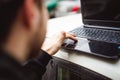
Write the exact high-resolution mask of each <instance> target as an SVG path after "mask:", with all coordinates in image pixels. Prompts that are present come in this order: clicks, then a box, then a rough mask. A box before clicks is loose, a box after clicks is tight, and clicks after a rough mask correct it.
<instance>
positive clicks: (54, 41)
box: [42, 31, 77, 56]
mask: <svg viewBox="0 0 120 80" xmlns="http://www.w3.org/2000/svg"><path fill="white" fill-rule="evenodd" d="M68 38H69V39H72V40H74V41H77V38H76V36H75V35H74V34H71V33H66V32H64V31H62V32H61V33H59V34H58V35H55V36H53V38H51V39H50V40H49V41H45V42H44V43H43V46H42V49H43V50H44V51H46V52H47V53H48V54H49V55H51V56H52V55H54V54H55V53H56V52H57V51H58V50H59V49H60V48H61V45H62V44H63V41H64V40H65V39H68Z"/></svg>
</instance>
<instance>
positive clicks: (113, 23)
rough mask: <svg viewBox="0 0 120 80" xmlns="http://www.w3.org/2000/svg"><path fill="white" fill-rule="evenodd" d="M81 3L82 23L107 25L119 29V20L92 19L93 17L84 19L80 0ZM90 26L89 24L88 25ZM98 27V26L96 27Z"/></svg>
mask: <svg viewBox="0 0 120 80" xmlns="http://www.w3.org/2000/svg"><path fill="white" fill-rule="evenodd" d="M80 2H81V3H80V4H81V13H82V21H83V24H84V25H94V26H102V27H103V28H104V27H108V28H110V27H111V28H113V29H114V28H115V29H116V28H118V29H119V30H120V21H109V20H94V19H85V18H84V16H83V14H84V10H83V8H84V7H83V6H82V5H83V1H82V0H81V1H80ZM89 27H91V26H89ZM96 28H97V27H96ZM98 28H99V27H98Z"/></svg>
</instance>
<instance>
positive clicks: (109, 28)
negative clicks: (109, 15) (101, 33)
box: [84, 25, 120, 31]
mask: <svg viewBox="0 0 120 80" xmlns="http://www.w3.org/2000/svg"><path fill="white" fill-rule="evenodd" d="M84 27H89V28H98V29H107V30H117V31H120V28H115V27H108V26H95V25H84Z"/></svg>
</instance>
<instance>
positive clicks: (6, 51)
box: [0, 0, 77, 80]
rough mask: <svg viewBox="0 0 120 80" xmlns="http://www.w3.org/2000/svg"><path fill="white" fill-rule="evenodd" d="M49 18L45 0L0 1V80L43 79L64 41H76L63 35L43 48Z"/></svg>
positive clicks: (66, 34) (73, 36) (67, 34)
mask: <svg viewBox="0 0 120 80" xmlns="http://www.w3.org/2000/svg"><path fill="white" fill-rule="evenodd" d="M47 18H48V15H47V10H46V8H45V6H44V0H0V80H41V77H42V75H43V74H44V72H45V67H46V65H47V64H48V62H49V60H50V59H52V57H51V56H52V55H54V54H55V53H56V52H57V51H58V50H59V49H60V47H61V45H62V43H63V41H64V39H66V38H70V39H73V40H75V41H77V39H76V38H75V35H73V34H69V33H65V32H61V33H60V34H59V35H58V36H56V37H55V38H54V39H53V40H54V41H51V42H49V43H50V45H47V44H44V45H43V46H42V44H43V42H44V39H45V35H46V22H47Z"/></svg>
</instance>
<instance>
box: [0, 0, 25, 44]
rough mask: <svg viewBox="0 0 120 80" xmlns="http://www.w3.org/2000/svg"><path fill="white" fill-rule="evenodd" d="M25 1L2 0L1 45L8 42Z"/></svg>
mask: <svg viewBox="0 0 120 80" xmlns="http://www.w3.org/2000/svg"><path fill="white" fill-rule="evenodd" d="M23 1H24V0H0V45H1V44H2V43H4V42H5V41H6V40H7V37H8V35H9V33H10V31H11V29H12V26H11V25H12V23H13V22H14V20H15V18H16V15H17V12H18V9H19V7H20V6H21V5H22V3H23Z"/></svg>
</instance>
